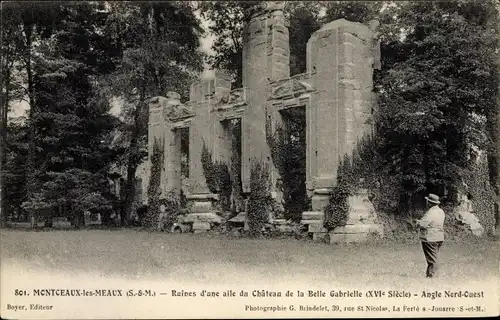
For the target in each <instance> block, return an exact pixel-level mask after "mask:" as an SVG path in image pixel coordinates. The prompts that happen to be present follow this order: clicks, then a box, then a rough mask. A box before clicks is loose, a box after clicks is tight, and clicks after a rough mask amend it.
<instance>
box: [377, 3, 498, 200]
mask: <svg viewBox="0 0 500 320" xmlns="http://www.w3.org/2000/svg"><path fill="white" fill-rule="evenodd" d="M493 14H494V7H493V2H484V3H482V2H474V1H468V2H465V1H458V2H408V3H406V4H404V5H402V6H401V7H400V10H399V19H398V21H397V24H398V26H399V27H400V28H404V30H406V31H407V34H406V37H405V38H403V39H400V40H398V41H393V42H390V43H384V44H383V45H384V50H383V54H385V55H386V58H385V59H384V60H383V69H382V72H381V74H380V78H378V81H379V82H378V90H379V93H380V103H379V119H378V125H379V134H380V136H382V137H384V148H383V154H384V155H385V158H386V165H387V166H389V167H390V168H391V174H392V175H395V176H397V177H398V178H399V181H400V187H401V195H402V201H404V202H406V203H407V204H409V203H415V202H417V203H418V199H421V198H422V196H423V194H425V193H427V192H434V193H437V194H439V195H441V196H447V198H448V200H450V201H451V202H452V203H453V202H454V201H455V200H456V192H457V190H456V185H457V180H458V179H459V169H460V168H464V167H467V166H469V165H471V161H470V160H471V159H474V158H475V149H476V148H484V147H485V146H486V142H487V139H486V136H485V134H484V133H485V130H484V128H485V124H486V122H485V120H486V117H485V116H487V114H488V112H489V111H491V110H493V109H495V107H496V104H495V103H496V101H495V97H496V95H497V92H496V91H497V90H498V89H497V88H498V84H497V82H496V81H497V76H496V74H497V72H498V71H496V70H497V69H496V66H495V63H494V52H495V50H496V49H497V48H498V34H497V32H496V30H493V29H491V28H490V27H488V26H487V23H486V22H487V21H490V19H493V18H494V17H493ZM407 209H408V208H407Z"/></svg>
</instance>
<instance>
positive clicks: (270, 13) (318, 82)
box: [143, 2, 379, 234]
mask: <svg viewBox="0 0 500 320" xmlns="http://www.w3.org/2000/svg"><path fill="white" fill-rule="evenodd" d="M374 25H375V24H371V26H367V25H363V24H360V23H354V22H350V21H346V20H344V19H341V20H336V21H333V22H331V23H328V24H326V25H324V26H323V27H322V28H321V29H320V30H318V31H317V32H315V33H314V34H313V35H312V37H311V39H310V40H309V42H308V45H307V73H305V74H302V75H296V76H294V77H290V68H289V55H290V49H289V35H288V22H287V20H286V18H285V16H284V15H283V3H280V2H265V3H263V4H262V7H261V8H260V10H258V11H256V12H255V13H254V14H252V15H251V16H250V18H249V20H248V21H246V22H245V26H244V34H243V88H239V89H236V90H232V91H231V90H230V88H231V82H230V79H229V78H228V77H227V76H225V75H224V74H222V73H218V72H216V73H215V74H214V75H213V76H212V77H211V78H209V79H205V80H202V81H199V82H197V83H194V84H193V85H192V86H191V91H190V101H189V102H188V103H187V104H186V105H184V104H181V103H180V101H178V95H177V94H174V93H171V94H168V95H167V98H164V97H156V98H154V99H153V100H152V101H151V104H150V118H149V134H148V137H149V138H148V139H149V148H150V150H149V153H150V155H151V152H152V146H153V142H154V139H155V138H156V139H162V140H163V141H165V153H166V159H165V166H164V168H165V170H164V174H163V175H162V188H163V190H164V191H165V192H167V191H168V190H171V189H174V188H176V187H177V186H179V188H180V181H178V180H180V174H179V173H180V146H179V141H178V140H179V137H178V135H177V134H176V131H175V130H176V129H178V128H189V131H190V134H189V137H190V140H189V154H190V157H189V159H190V160H189V172H190V177H189V194H188V195H187V197H188V199H189V200H191V202H192V206H191V212H192V213H196V214H198V215H200V214H201V215H202V216H203V217H204V219H205V220H206V219H208V220H210V219H212V220H213V221H215V220H216V218H215V216H214V215H213V214H215V213H214V212H215V208H214V206H213V202H214V201H215V200H216V198H217V196H216V195H212V194H210V192H209V190H208V187H207V185H206V179H205V176H204V173H203V167H202V164H201V151H202V147H203V144H204V143H205V145H206V146H207V148H208V150H209V151H210V152H211V153H212V156H213V160H223V161H224V162H226V163H227V164H228V165H229V164H230V155H231V150H230V149H231V147H232V146H231V143H230V141H231V137H230V134H229V133H230V130H229V127H228V125H227V124H228V120H231V119H235V118H239V119H241V125H242V165H241V168H242V172H241V176H242V182H243V191H244V192H247V193H248V192H250V190H249V188H250V169H251V161H252V159H254V158H257V159H260V160H264V161H267V162H268V163H269V164H271V169H272V172H271V179H272V181H275V180H276V178H277V176H278V173H277V170H276V169H275V168H274V167H273V166H272V159H271V157H270V150H269V146H268V144H267V139H266V137H267V133H270V132H268V131H269V130H272V128H273V127H274V125H275V124H276V123H278V122H280V121H281V114H280V111H281V110H284V109H287V108H294V107H305V110H306V126H307V128H306V130H307V132H306V137H307V138H306V139H307V142H306V144H307V146H306V147H307V152H306V154H307V160H306V162H307V163H306V167H307V168H306V169H307V170H306V172H307V189H308V194H309V195H310V196H311V197H312V207H313V208H312V209H313V211H311V212H307V213H304V221H306V222H307V224H309V228H310V231H311V232H312V233H317V234H319V233H323V234H324V233H325V230H323V229H322V219H323V209H324V207H325V206H326V204H327V203H328V197H329V192H330V190H331V188H332V187H333V186H334V184H335V181H336V172H337V167H338V165H339V160H340V159H342V158H343V157H344V155H346V154H350V153H352V151H353V149H354V147H355V145H356V143H357V142H358V140H359V139H361V138H362V137H363V136H364V135H367V134H370V133H371V130H372V123H371V120H372V119H371V117H372V109H373V107H374V104H375V100H374V96H373V93H372V88H373V82H372V75H373V69H374V67H377V66H378V65H379V61H378V60H379V51H378V43H376V42H375V41H374V38H375V31H374V28H373V26H374ZM145 178H146V177H145ZM143 183H144V184H145V185H147V179H144V178H143ZM271 191H272V192H273V194H275V195H276V191H277V190H275V186H274V184H273V190H271ZM277 196H279V195H277ZM207 217H208V218H207ZM210 217H212V218H210ZM311 217H314V219H311ZM214 219H215V220H214ZM188 220H189V219H187V220H186V221H188ZM207 223H210V221H203V229H204V230H205V229H206V228H207ZM200 228H201V227H200Z"/></svg>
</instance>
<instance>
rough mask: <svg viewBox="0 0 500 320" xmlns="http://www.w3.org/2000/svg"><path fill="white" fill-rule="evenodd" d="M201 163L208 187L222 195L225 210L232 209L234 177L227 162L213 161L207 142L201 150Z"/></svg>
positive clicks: (222, 204)
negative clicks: (232, 177)
mask: <svg viewBox="0 0 500 320" xmlns="http://www.w3.org/2000/svg"><path fill="white" fill-rule="evenodd" d="M201 164H202V167H203V174H204V176H205V179H206V182H207V187H208V189H209V190H210V192H212V193H214V194H219V195H220V201H221V206H222V209H223V210H226V211H229V210H231V192H232V179H231V174H230V172H229V168H228V166H227V164H225V163H224V162H222V161H218V160H217V161H213V160H212V154H211V153H210V151H208V148H207V146H206V145H205V142H203V148H202V150H201Z"/></svg>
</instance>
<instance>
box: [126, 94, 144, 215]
mask: <svg viewBox="0 0 500 320" xmlns="http://www.w3.org/2000/svg"><path fill="white" fill-rule="evenodd" d="M145 96H146V86H145V85H143V86H142V88H141V94H140V97H139V103H138V105H137V108H136V110H135V114H134V127H133V129H132V137H131V139H130V147H129V150H130V151H129V156H128V163H127V182H126V186H125V200H124V203H123V211H122V223H125V224H128V221H130V220H131V217H132V211H133V204H134V200H135V199H134V198H135V187H136V179H135V173H136V171H137V167H138V166H139V164H140V161H141V157H140V154H139V153H140V146H139V139H140V137H141V134H142V133H143V130H144V129H143V124H142V123H141V118H142V117H141V115H142V113H143V109H144V106H145Z"/></svg>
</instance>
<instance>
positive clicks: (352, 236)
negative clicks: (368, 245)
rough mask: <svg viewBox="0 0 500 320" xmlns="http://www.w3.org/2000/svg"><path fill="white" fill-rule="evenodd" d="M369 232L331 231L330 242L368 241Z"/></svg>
mask: <svg viewBox="0 0 500 320" xmlns="http://www.w3.org/2000/svg"><path fill="white" fill-rule="evenodd" d="M368 235H369V233H332V232H330V233H329V237H328V239H329V243H330V244H334V243H361V242H366V241H368V239H369V237H368Z"/></svg>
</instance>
